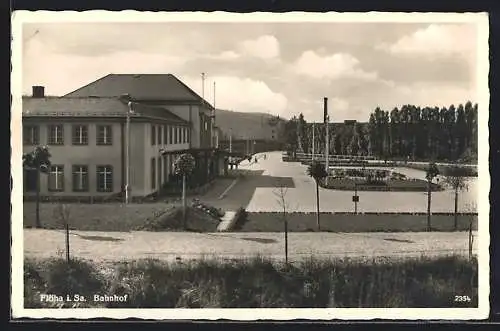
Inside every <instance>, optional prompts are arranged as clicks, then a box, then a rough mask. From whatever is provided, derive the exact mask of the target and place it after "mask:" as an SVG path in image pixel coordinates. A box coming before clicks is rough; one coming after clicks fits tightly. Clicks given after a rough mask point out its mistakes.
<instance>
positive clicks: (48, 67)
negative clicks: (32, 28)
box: [23, 40, 186, 95]
mask: <svg viewBox="0 0 500 331" xmlns="http://www.w3.org/2000/svg"><path fill="white" fill-rule="evenodd" d="M29 46H30V47H27V48H26V49H25V53H24V54H23V92H24V93H29V92H30V89H31V86H32V85H38V84H40V85H44V86H46V87H47V94H50V95H63V94H66V93H68V92H71V91H73V90H75V89H77V88H79V87H81V86H83V85H85V84H88V83H89V82H92V81H94V80H96V79H98V78H100V77H102V76H105V75H107V74H109V73H169V72H175V71H176V70H178V69H179V68H181V67H182V66H183V64H184V63H185V61H186V60H185V59H184V58H183V57H180V56H179V57H177V56H173V55H172V56H168V55H164V54H157V53H144V52H141V51H138V50H136V51H133V50H129V51H126V50H123V51H119V52H114V53H113V55H112V56H109V55H103V56H93V57H91V58H90V57H88V56H81V55H72V56H68V55H66V54H60V53H53V52H51V51H50V50H47V48H46V47H45V45H44V44H43V43H41V42H40V41H38V40H35V41H33V42H32V43H30V45H29Z"/></svg>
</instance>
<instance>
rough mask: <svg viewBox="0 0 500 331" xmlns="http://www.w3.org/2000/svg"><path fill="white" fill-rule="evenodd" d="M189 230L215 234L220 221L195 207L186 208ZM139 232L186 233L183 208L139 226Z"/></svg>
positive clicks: (176, 208)
mask: <svg viewBox="0 0 500 331" xmlns="http://www.w3.org/2000/svg"><path fill="white" fill-rule="evenodd" d="M186 220H187V224H186V225H187V230H188V231H196V232H215V231H217V225H218V224H219V219H218V218H217V217H214V216H212V215H210V214H209V213H206V212H204V211H201V210H198V209H197V208H194V207H187V208H186ZM135 230H138V231H184V218H183V211H182V207H175V208H172V209H171V210H169V211H168V212H166V213H165V214H164V215H162V216H160V217H158V218H156V219H152V220H149V221H147V222H145V223H144V224H141V225H140V226H138V227H137V228H136V229H135Z"/></svg>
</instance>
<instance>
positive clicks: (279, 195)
mask: <svg viewBox="0 0 500 331" xmlns="http://www.w3.org/2000/svg"><path fill="white" fill-rule="evenodd" d="M287 192H288V189H287V187H286V186H285V185H283V183H278V185H277V187H276V190H275V191H274V195H275V196H276V201H277V202H278V204H279V205H280V207H281V208H282V217H283V224H284V232H285V263H288V218H287V210H288V208H289V203H288V201H287V200H286V194H287Z"/></svg>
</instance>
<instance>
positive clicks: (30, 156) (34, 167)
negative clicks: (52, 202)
mask: <svg viewBox="0 0 500 331" xmlns="http://www.w3.org/2000/svg"><path fill="white" fill-rule="evenodd" d="M50 157H51V155H50V153H49V149H48V147H47V146H36V147H35V148H34V150H33V151H31V152H29V153H25V154H24V155H23V169H25V170H28V171H36V216H35V218H36V223H35V224H36V227H37V228H40V227H42V224H41V221H40V174H47V173H48V172H49V170H50V164H51V163H50Z"/></svg>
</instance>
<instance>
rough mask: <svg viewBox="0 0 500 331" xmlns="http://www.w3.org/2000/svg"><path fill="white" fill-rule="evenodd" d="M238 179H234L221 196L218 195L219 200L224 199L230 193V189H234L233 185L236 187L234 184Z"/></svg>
mask: <svg viewBox="0 0 500 331" xmlns="http://www.w3.org/2000/svg"><path fill="white" fill-rule="evenodd" d="M238 180H239V178H236V179H234V180H233V181H232V182H231V184H229V186H228V187H227V188H226V189H225V190H224V192H222V194H221V195H219V198H218V199H219V200H222V199H224V198H225V197H226V195H227V194H228V193H229V191H231V189H232V188H233V187H234V185H236V183H237V182H238Z"/></svg>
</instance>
